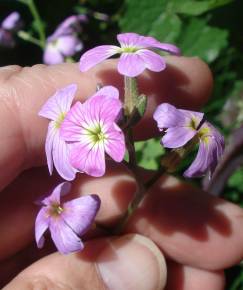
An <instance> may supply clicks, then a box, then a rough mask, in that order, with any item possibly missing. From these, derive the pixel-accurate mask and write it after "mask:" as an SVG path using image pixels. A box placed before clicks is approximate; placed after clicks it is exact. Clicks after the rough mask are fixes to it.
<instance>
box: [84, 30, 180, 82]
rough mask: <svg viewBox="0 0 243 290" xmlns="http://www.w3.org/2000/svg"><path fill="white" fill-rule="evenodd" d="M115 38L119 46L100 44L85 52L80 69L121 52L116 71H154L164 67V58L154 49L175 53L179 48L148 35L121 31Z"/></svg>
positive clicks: (135, 73)
mask: <svg viewBox="0 0 243 290" xmlns="http://www.w3.org/2000/svg"><path fill="white" fill-rule="evenodd" d="M117 40H118V42H119V43H120V45H121V47H119V46H114V45H101V46H98V47H95V48H93V49H90V50H88V51H87V52H85V53H84V54H83V55H82V56H81V59H80V70H81V71H82V72H84V71H87V70H88V69H90V68H92V67H93V66H95V65H96V64H98V63H100V62H102V61H103V60H105V59H107V58H109V57H111V56H112V55H115V54H121V56H120V60H119V62H118V72H119V73H120V74H122V75H125V76H128V77H136V76H138V75H139V74H141V73H142V72H143V71H144V70H145V69H146V68H147V69H149V70H151V71H154V72H159V71H162V70H163V69H165V67H166V63H165V59H164V58H163V57H162V56H161V55H159V54H157V53H155V52H154V50H162V51H166V52H169V53H172V54H175V55H179V54H180V50H179V48H177V47H176V46H174V45H172V44H169V43H161V42H159V41H158V40H156V39H155V38H153V37H150V36H142V35H139V34H136V33H123V34H118V35H117Z"/></svg>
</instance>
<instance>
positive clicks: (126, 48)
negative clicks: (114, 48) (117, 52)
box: [121, 46, 139, 53]
mask: <svg viewBox="0 0 243 290" xmlns="http://www.w3.org/2000/svg"><path fill="white" fill-rule="evenodd" d="M138 50H139V48H138V47H135V46H123V47H121V52H125V53H135V52H137V51H138Z"/></svg>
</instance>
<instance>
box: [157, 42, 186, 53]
mask: <svg viewBox="0 0 243 290" xmlns="http://www.w3.org/2000/svg"><path fill="white" fill-rule="evenodd" d="M151 48H157V49H160V50H163V51H166V52H169V53H171V54H174V55H180V54H181V50H180V49H179V48H178V47H177V46H175V45H173V44H170V43H162V42H159V41H157V40H156V42H154V43H153V45H152V46H151Z"/></svg>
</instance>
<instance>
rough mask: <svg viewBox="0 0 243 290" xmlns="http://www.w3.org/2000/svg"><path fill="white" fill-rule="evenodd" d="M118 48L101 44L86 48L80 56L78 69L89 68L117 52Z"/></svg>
mask: <svg viewBox="0 0 243 290" xmlns="http://www.w3.org/2000/svg"><path fill="white" fill-rule="evenodd" d="M119 50H120V47H118V46H114V45H101V46H97V47H95V48H92V49H90V50H88V51H87V52H85V53H84V54H83V55H82V56H81V58H80V64H79V69H80V71H81V72H85V71H87V70H89V69H90V68H92V67H94V66H95V65H97V64H98V63H100V62H102V61H103V60H105V59H107V58H109V57H111V56H112V55H114V54H117V53H118V52H119Z"/></svg>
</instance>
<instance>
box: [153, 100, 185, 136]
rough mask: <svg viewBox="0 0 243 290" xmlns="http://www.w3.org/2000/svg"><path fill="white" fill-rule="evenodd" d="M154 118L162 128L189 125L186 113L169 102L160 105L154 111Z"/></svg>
mask: <svg viewBox="0 0 243 290" xmlns="http://www.w3.org/2000/svg"><path fill="white" fill-rule="evenodd" d="M153 118H154V120H155V121H156V122H157V125H158V127H159V129H160V130H163V129H165V128H171V127H177V126H186V125H187V120H186V116H185V114H183V112H181V111H180V110H178V109H177V108H176V107H175V106H173V105H170V104H168V103H163V104H161V105H159V106H158V107H157V109H156V110H155V112H154V115H153Z"/></svg>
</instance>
